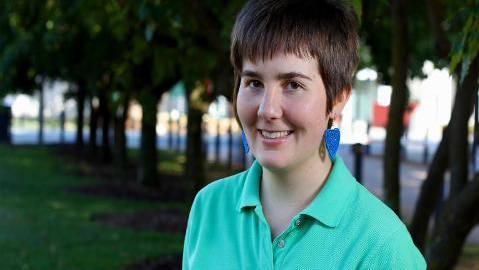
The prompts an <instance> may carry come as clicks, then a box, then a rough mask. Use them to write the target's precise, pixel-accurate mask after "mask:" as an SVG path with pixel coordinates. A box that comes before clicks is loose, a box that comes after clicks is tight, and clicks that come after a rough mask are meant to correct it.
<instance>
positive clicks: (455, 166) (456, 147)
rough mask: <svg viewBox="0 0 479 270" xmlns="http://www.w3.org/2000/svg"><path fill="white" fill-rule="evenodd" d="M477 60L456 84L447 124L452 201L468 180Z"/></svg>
mask: <svg viewBox="0 0 479 270" xmlns="http://www.w3.org/2000/svg"><path fill="white" fill-rule="evenodd" d="M477 64H478V58H477V57H476V58H475V59H474V60H473V61H472V62H471V64H470V66H469V72H468V74H467V76H466V77H465V78H464V81H463V82H460V83H458V86H460V87H458V88H457V92H460V93H458V94H457V95H456V100H455V101H454V103H455V104H458V105H457V106H454V107H453V110H452V115H451V120H450V123H449V126H450V129H449V139H450V143H449V168H450V170H451V189H450V194H449V200H452V199H454V197H455V196H457V195H458V194H459V193H460V192H461V191H462V189H463V188H464V186H465V185H466V184H467V178H468V165H469V162H468V161H469V159H468V120H469V117H470V116H471V114H472V111H473V109H474V101H475V100H474V97H475V94H476V92H477V87H478V85H477V79H478V67H477Z"/></svg>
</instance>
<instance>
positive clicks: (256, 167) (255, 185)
mask: <svg viewBox="0 0 479 270" xmlns="http://www.w3.org/2000/svg"><path fill="white" fill-rule="evenodd" d="M262 173H263V169H262V168H261V165H260V164H259V162H258V161H257V160H255V161H254V162H253V164H252V165H251V167H250V168H249V169H248V170H247V171H246V175H245V177H246V179H245V183H244V186H243V190H242V192H241V197H240V200H239V204H238V211H241V210H242V209H243V208H245V207H256V206H258V205H261V200H260V197H259V188H260V181H261V175H262Z"/></svg>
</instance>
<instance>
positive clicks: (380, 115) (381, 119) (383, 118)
mask: <svg viewBox="0 0 479 270" xmlns="http://www.w3.org/2000/svg"><path fill="white" fill-rule="evenodd" d="M417 105H418V104H417V102H413V103H409V104H408V106H407V107H406V111H405V112H404V115H403V119H402V121H403V125H404V126H405V127H407V126H408V125H409V121H410V119H411V114H412V113H413V112H414V110H415V109H416V107H417ZM388 116H389V106H382V105H379V104H378V103H377V102H376V103H374V107H373V123H372V126H374V127H383V128H385V127H386V125H387V124H388Z"/></svg>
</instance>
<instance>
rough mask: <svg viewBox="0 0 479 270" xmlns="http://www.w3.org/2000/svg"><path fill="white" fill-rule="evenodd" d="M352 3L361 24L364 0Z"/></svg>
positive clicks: (356, 0) (354, 0) (355, 0)
mask: <svg viewBox="0 0 479 270" xmlns="http://www.w3.org/2000/svg"><path fill="white" fill-rule="evenodd" d="M478 1H479V0H478ZM352 4H353V7H354V10H355V11H356V14H357V15H358V19H359V24H361V17H362V12H363V9H362V0H353V2H352Z"/></svg>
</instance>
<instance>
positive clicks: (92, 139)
mask: <svg viewBox="0 0 479 270" xmlns="http://www.w3.org/2000/svg"><path fill="white" fill-rule="evenodd" d="M94 99H95V97H91V98H90V121H89V126H90V134H89V136H88V158H89V159H90V160H93V159H94V158H95V157H96V154H97V145H96V131H97V128H98V108H97V105H96V104H95V101H94Z"/></svg>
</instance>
